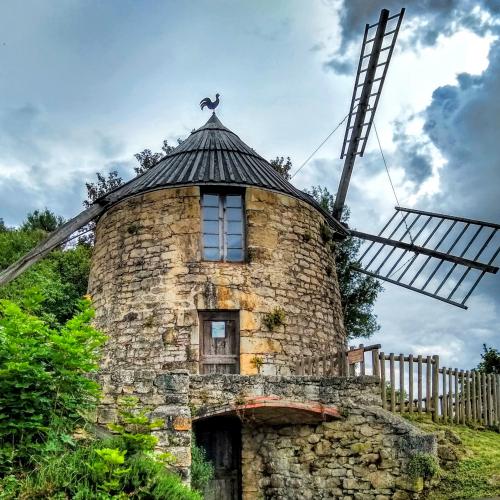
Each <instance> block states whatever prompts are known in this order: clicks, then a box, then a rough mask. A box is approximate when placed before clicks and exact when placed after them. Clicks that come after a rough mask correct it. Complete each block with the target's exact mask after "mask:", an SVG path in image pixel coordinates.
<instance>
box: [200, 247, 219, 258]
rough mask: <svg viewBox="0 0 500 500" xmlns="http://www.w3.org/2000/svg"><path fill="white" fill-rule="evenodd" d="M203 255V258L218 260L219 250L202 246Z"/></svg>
mask: <svg viewBox="0 0 500 500" xmlns="http://www.w3.org/2000/svg"><path fill="white" fill-rule="evenodd" d="M203 257H204V259H205V260H220V251H219V249H218V248H204V249H203Z"/></svg>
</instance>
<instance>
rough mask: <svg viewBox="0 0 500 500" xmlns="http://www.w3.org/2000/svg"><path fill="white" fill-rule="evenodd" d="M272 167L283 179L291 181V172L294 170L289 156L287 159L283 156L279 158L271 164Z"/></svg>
mask: <svg viewBox="0 0 500 500" xmlns="http://www.w3.org/2000/svg"><path fill="white" fill-rule="evenodd" d="M269 163H270V164H271V167H273V168H274V170H276V172H278V174H280V175H281V177H283V179H285V180H287V181H289V180H290V179H291V178H292V176H291V175H290V170H291V169H292V160H290V157H289V156H287V157H286V159H285V158H284V157H283V156H277V157H276V158H275V159H274V160H271V161H270V162H269Z"/></svg>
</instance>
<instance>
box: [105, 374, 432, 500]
mask: <svg viewBox="0 0 500 500" xmlns="http://www.w3.org/2000/svg"><path fill="white" fill-rule="evenodd" d="M103 380H104V383H105V387H104V390H105V391H104V392H105V394H106V396H105V398H104V400H103V404H102V406H101V408H100V411H99V416H98V422H99V423H100V424H106V423H109V422H112V421H114V420H115V419H116V397H119V396H120V395H129V394H135V395H136V396H137V397H138V398H139V402H140V406H142V407H146V408H148V409H149V410H150V412H151V415H152V417H154V418H162V419H163V420H164V426H163V428H161V429H158V430H156V431H155V432H154V434H155V435H156V436H157V437H158V439H159V441H158V446H159V449H160V450H163V451H168V452H170V453H172V454H173V455H174V456H175V457H176V463H175V466H176V468H177V469H178V470H179V472H180V474H181V475H182V476H183V477H184V478H185V479H186V481H189V474H190V465H191V430H192V419H193V418H194V419H199V418H205V417H209V416H210V415H213V414H217V413H220V412H221V411H222V412H224V411H227V410H228V409H229V410H231V409H232V410H235V409H237V408H238V407H242V406H244V405H245V404H246V403H248V402H249V401H252V400H254V399H255V398H258V397H259V396H275V397H276V398H277V399H280V400H282V401H283V402H284V404H287V403H288V402H290V401H296V402H305V403H312V402H317V403H320V404H321V405H324V406H325V407H335V408H336V409H338V410H339V412H338V414H339V415H340V418H338V419H337V420H333V421H329V422H326V421H325V422H320V423H316V424H309V425H303V424H302V423H301V424H299V425H289V424H287V423H283V424H278V425H276V424H274V425H272V426H271V425H267V424H257V423H256V422H255V421H254V420H252V419H251V418H250V419H247V418H246V414H244V413H238V412H237V411H236V414H237V415H240V417H241V418H242V479H243V481H242V486H243V496H244V499H247V500H250V499H252V500H253V499H258V498H290V499H293V498H314V499H321V498H352V499H356V498H359V499H367V500H368V499H370V500H371V499H374V500H384V499H389V498H393V499H400V500H402V499H409V498H413V497H414V498H418V494H419V492H420V490H421V488H422V487H423V482H422V481H421V480H417V481H413V480H410V479H409V478H408V477H407V474H406V472H405V471H406V465H407V463H408V460H409V459H410V458H411V456H412V455H413V454H414V453H416V452H426V453H434V454H435V452H436V439H435V437H434V436H432V435H427V434H424V433H422V432H420V431H419V430H417V429H416V428H414V427H413V426H412V425H410V424H409V423H408V422H406V421H405V420H403V419H402V418H400V417H399V416H396V415H393V414H391V413H389V412H387V411H385V410H383V409H381V408H380V397H379V394H378V390H379V384H380V381H379V380H378V379H377V378H375V377H368V376H365V377H352V378H316V377H307V376H304V377H296V376H286V377H279V376H243V375H225V374H211V375H189V374H188V372H187V371H183V370H178V371H175V372H171V373H164V374H157V373H156V372H155V371H154V370H145V369H144V370H140V369H117V370H115V371H114V372H113V373H111V374H106V375H104V378H103ZM111 395H114V396H111ZM285 410H286V408H285ZM284 415H285V418H286V415H287V413H286V411H285V413H284Z"/></svg>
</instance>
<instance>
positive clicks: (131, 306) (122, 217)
mask: <svg viewBox="0 0 500 500" xmlns="http://www.w3.org/2000/svg"><path fill="white" fill-rule="evenodd" d="M245 208H246V219H247V249H248V262H245V263H220V262H204V261H202V260H201V237H200V217H201V213H200V189H199V188H198V187H184V188H170V189H164V190H160V191H154V192H150V193H146V194H144V195H141V196H136V197H134V198H130V199H127V200H124V201H122V202H120V203H119V204H117V205H116V206H114V207H112V208H111V209H110V210H108V212H106V214H105V215H103V216H102V217H101V219H100V220H99V222H98V224H97V230H96V245H95V249H94V255H93V259H92V269H91V275H90V284H89V292H90V294H91V295H92V297H93V300H94V306H95V309H96V319H95V321H96V325H97V326H98V327H99V328H101V329H103V330H104V331H105V332H106V333H107V334H108V335H109V336H110V341H109V342H108V345H107V348H106V353H105V357H104V360H103V363H102V368H103V373H106V372H107V371H113V370H115V369H118V368H138V369H139V368H140V369H152V370H155V371H156V372H157V373H161V372H166V371H169V370H173V369H179V368H187V369H189V370H190V371H191V373H196V372H197V371H198V362H197V361H198V356H199V326H198V311H199V310H207V309H223V310H238V311H239V314H240V329H241V340H240V362H241V370H240V371H241V373H255V372H256V368H255V366H253V364H252V362H251V360H252V359H253V358H254V357H255V356H257V357H260V358H262V360H263V362H264V364H263V366H262V373H264V374H287V373H290V372H291V369H293V366H294V361H295V360H296V359H297V357H298V355H299V354H304V355H310V354H313V353H318V352H325V351H335V350H336V349H338V347H339V346H343V345H344V344H345V339H344V328H343V323H342V311H341V306H340V297H339V291H338V286H337V279H336V274H335V266H334V262H333V260H332V257H331V252H329V251H328V250H327V249H326V248H325V244H324V242H323V240H322V236H321V233H322V231H321V227H322V225H323V224H324V219H323V216H322V215H321V214H320V213H319V212H317V211H316V210H315V209H314V208H312V207H311V206H310V205H308V204H307V203H305V202H302V201H300V200H297V199H295V198H292V197H289V196H286V195H283V194H278V193H275V192H270V191H265V190H262V189H257V188H247V189H246V195H245ZM275 307H280V308H283V309H284V311H285V314H286V320H285V322H286V325H285V326H281V327H279V328H277V329H276V330H275V331H272V332H270V331H268V329H267V328H266V326H265V325H264V324H263V318H264V317H265V315H266V314H268V313H269V312H271V311H272V310H273V309H274V308H275Z"/></svg>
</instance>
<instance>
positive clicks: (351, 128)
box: [333, 9, 405, 220]
mask: <svg viewBox="0 0 500 500" xmlns="http://www.w3.org/2000/svg"><path fill="white" fill-rule="evenodd" d="M404 13H405V9H401V12H399V13H398V14H396V15H394V16H389V11H388V10H387V9H383V10H382V11H381V13H380V19H379V21H378V23H375V24H372V25H369V24H367V25H366V27H365V34H364V37H363V44H362V45H361V54H360V56H359V63H358V70H357V72H356V80H355V83H354V91H353V94H352V99H351V107H350V109H349V115H348V117H349V118H348V120H347V125H346V131H345V135H344V142H343V144H342V153H341V155H340V158H341V159H343V158H345V161H344V167H343V170H342V177H341V179H340V184H339V188H338V192H337V196H336V197H335V205H334V209H333V215H334V217H335V218H336V219H337V220H340V219H341V217H342V211H343V209H344V203H345V198H346V195H347V189H348V187H349V181H350V179H351V174H352V170H353V167H354V162H355V160H356V156H363V154H364V152H365V147H366V141H367V140H368V136H369V135H370V130H371V127H372V124H373V119H374V117H375V112H376V111H377V107H378V103H379V100H380V95H381V93H382V87H383V86H384V81H385V77H386V75H387V70H388V68H389V63H390V61H391V58H392V53H393V51H394V47H395V45H396V39H397V37H398V33H399V28H400V26H401V22H402V21H403V16H404ZM375 28H376V31H375ZM374 31H375V34H373V32H374ZM385 54H387V56H386V57H385ZM384 57H385V59H383V58H384Z"/></svg>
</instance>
